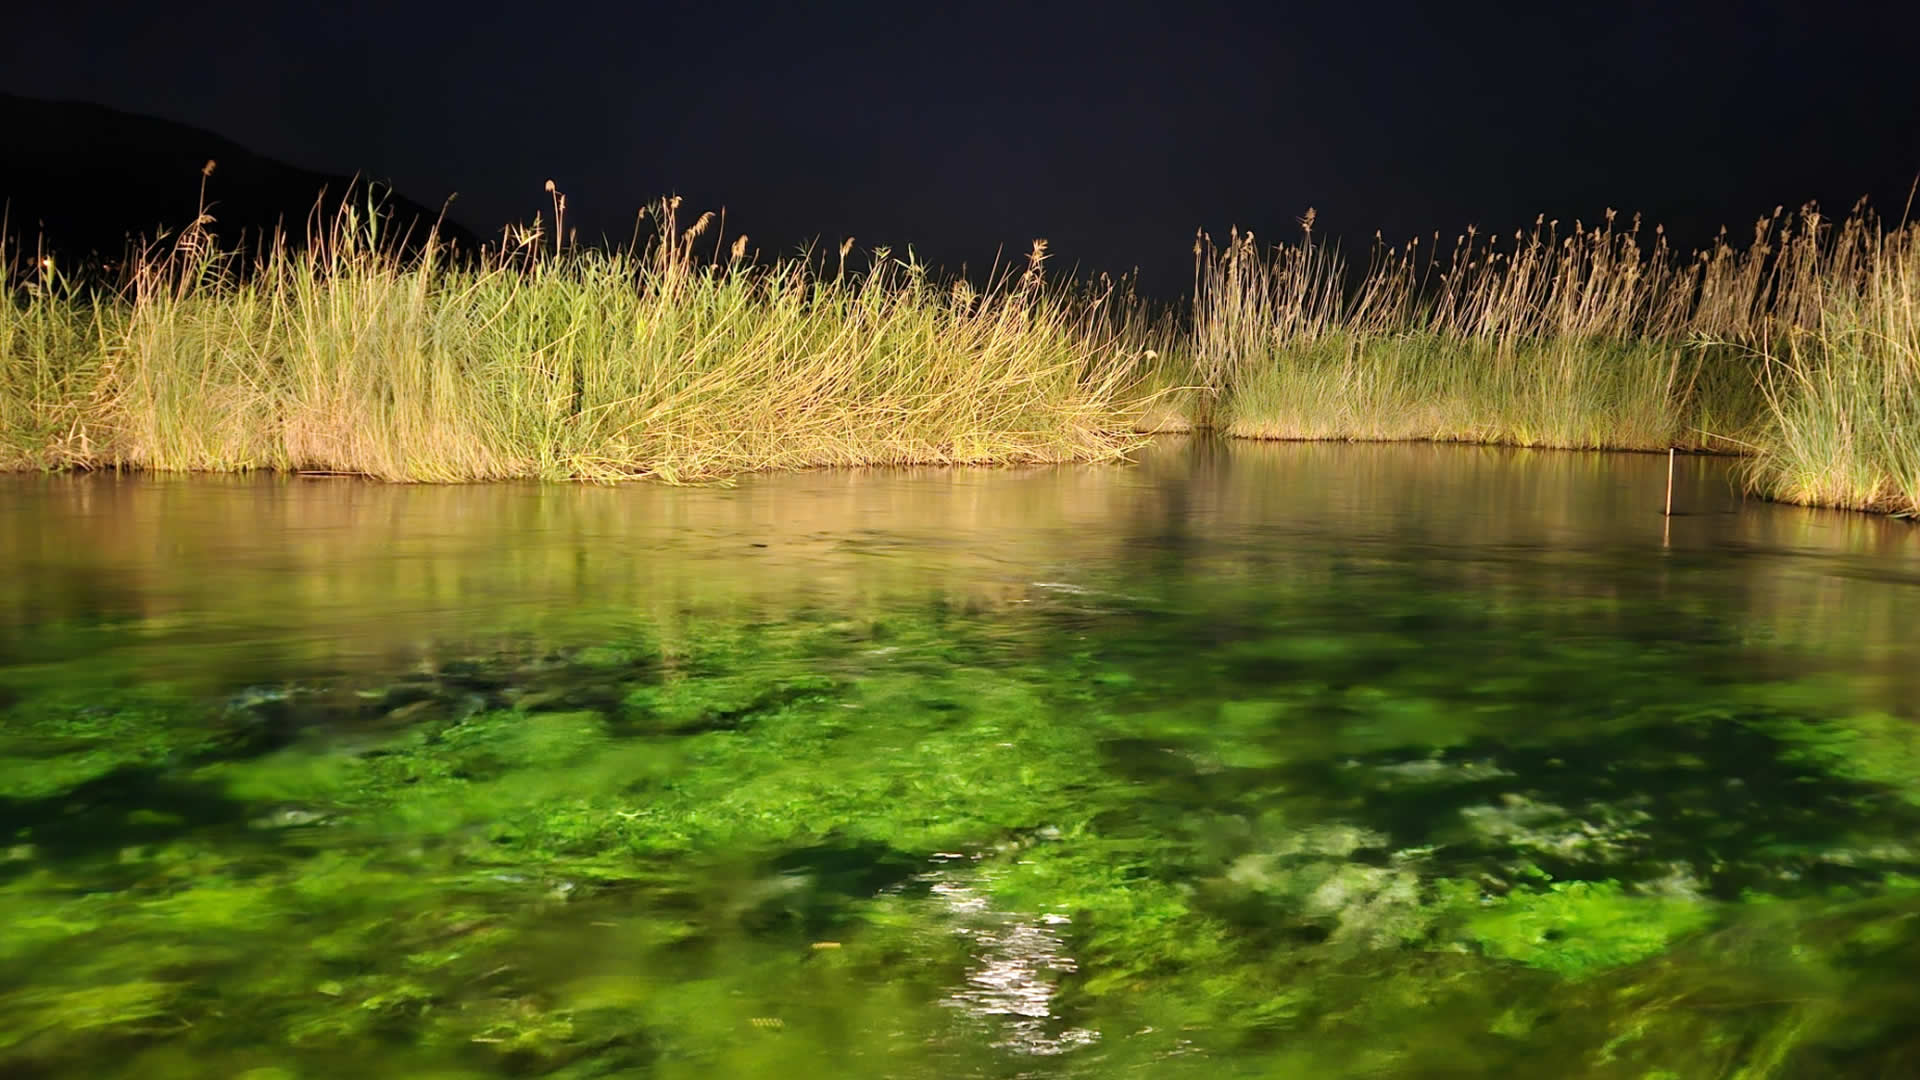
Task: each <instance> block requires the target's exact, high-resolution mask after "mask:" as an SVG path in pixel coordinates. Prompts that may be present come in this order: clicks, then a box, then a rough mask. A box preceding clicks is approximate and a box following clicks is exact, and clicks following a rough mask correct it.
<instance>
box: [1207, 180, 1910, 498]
mask: <svg viewBox="0 0 1920 1080" xmlns="http://www.w3.org/2000/svg"><path fill="white" fill-rule="evenodd" d="M1617 217H1618V216H1617V215H1616V214H1615V213H1613V212H1611V211H1609V212H1608V213H1607V215H1606V217H1605V219H1604V220H1603V221H1602V222H1600V223H1599V224H1597V225H1594V226H1591V227H1589V226H1586V225H1584V224H1583V223H1581V222H1575V223H1573V226H1572V228H1571V229H1567V230H1565V231H1563V230H1562V228H1561V224H1560V222H1558V221H1548V220H1545V219H1544V218H1543V219H1541V220H1538V221H1536V222H1535V226H1534V228H1533V229H1532V230H1531V231H1527V230H1521V231H1519V232H1516V233H1514V234H1513V235H1512V237H1511V238H1510V239H1508V238H1503V237H1494V236H1481V235H1479V234H1478V232H1477V230H1474V229H1468V230H1467V231H1466V232H1464V233H1462V234H1460V235H1458V236H1457V237H1455V239H1454V242H1453V244H1452V245H1451V248H1450V250H1448V252H1447V253H1446V254H1445V255H1444V256H1441V255H1439V254H1438V251H1439V249H1440V248H1441V238H1440V237H1439V236H1437V235H1436V236H1433V237H1430V238H1424V239H1425V240H1427V242H1426V243H1422V241H1421V240H1415V241H1413V242H1411V243H1409V244H1408V245H1406V246H1405V247H1404V248H1380V247H1376V249H1375V251H1374V253H1373V256H1372V258H1371V259H1370V261H1369V265H1368V266H1367V267H1366V269H1365V270H1364V271H1363V272H1362V273H1360V274H1359V275H1358V276H1357V283H1352V284H1350V282H1349V278H1350V276H1352V275H1349V272H1348V268H1347V266H1346V265H1345V264H1344V263H1343V261H1342V260H1341V259H1340V257H1339V256H1338V254H1337V253H1336V252H1335V251H1333V250H1332V249H1330V248H1328V247H1327V246H1325V245H1323V244H1319V243H1316V242H1315V239H1314V236H1313V227H1314V216H1313V212H1312V211H1308V213H1307V215H1306V217H1305V218H1303V219H1302V220H1301V227H1302V235H1301V238H1300V240H1299V241H1297V242H1294V243H1289V244H1280V245H1276V246H1274V247H1272V248H1270V249H1262V248H1261V247H1259V246H1258V245H1257V244H1256V243H1255V241H1254V237H1253V236H1252V234H1250V233H1242V232H1239V231H1238V230H1235V231H1233V232H1231V233H1230V234H1229V236H1228V240H1227V243H1226V244H1225V245H1224V246H1220V245H1216V244H1215V243H1214V242H1213V241H1212V239H1211V238H1210V237H1208V236H1206V235H1205V234H1204V233H1201V234H1199V235H1198V236H1197V237H1196V242H1195V245H1194V255H1195V276H1194V311H1193V324H1192V325H1193V344H1192V349H1193V355H1194V360H1193V366H1194V370H1195V372H1196V373H1197V377H1198V378H1199V379H1200V380H1201V381H1202V382H1203V383H1204V384H1205V385H1206V386H1208V387H1209V390H1210V392H1211V401H1210V409H1211V413H1212V415H1211V422H1212V423H1213V425H1214V426H1216V427H1218V428H1219V429H1221V430H1223V431H1225V432H1226V433H1227V434H1229V435H1235V436H1241V437H1247V438H1263V439H1349V440H1400V439H1417V440H1437V441H1465V442H1479V443H1502V444H1510V445H1520V446H1544V447H1564V448H1614V449H1634V450H1659V449H1666V448H1668V447H1679V448H1683V449H1695V450H1718V451H1727V452H1736V453H1745V454H1749V455H1751V460H1750V461H1749V463H1748V467H1747V469H1746V470H1745V475H1746V478H1747V482H1748V484H1749V486H1750V487H1751V488H1752V489H1753V490H1754V491H1756V492H1758V493H1760V494H1763V495H1766V496H1769V497H1772V498H1777V499H1784V500H1789V501H1794V502H1805V503H1815V504H1820V505H1832V506H1847V507H1856V508H1861V509H1876V510H1892V511H1894V512H1907V513H1911V512H1914V510H1915V509H1916V507H1917V506H1920V503H1917V502H1916V496H1917V495H1920V484H1917V483H1916V479H1920V380H1917V379H1916V376H1917V375H1920V360H1916V357H1920V338H1916V336H1915V334H1916V331H1915V325H1916V323H1915V319H1914V309H1913V306H1912V305H1913V296H1914V295H1915V292H1916V284H1917V283H1920V278H1916V277H1915V274H1916V259H1915V255H1914V252H1915V241H1916V236H1920V231H1917V230H1916V228H1915V227H1912V226H1905V225H1903V226H1901V227H1900V228H1897V229H1893V230H1887V229H1883V228H1882V227H1881V225H1880V223H1879V222H1878V220H1877V219H1876V218H1875V217H1874V216H1873V215H1872V214H1871V213H1870V212H1869V211H1868V210H1867V209H1866V207H1865V206H1864V204H1862V205H1857V206H1855V208H1854V210H1853V212H1852V213H1851V214H1850V215H1849V216H1848V217H1847V218H1846V219H1845V220H1844V221H1842V222H1840V223H1837V224H1836V223H1834V222H1832V221H1831V220H1829V219H1826V218H1825V217H1823V216H1822V215H1821V214H1820V213H1819V211H1818V210H1817V209H1815V208H1813V207H1807V208H1805V209H1803V210H1802V211H1801V212H1800V213H1799V214H1798V215H1789V214H1785V213H1784V212H1783V210H1782V209H1780V208H1776V209H1775V211H1774V212H1773V214H1771V215H1769V216H1766V217H1763V218H1761V219H1760V220H1759V221H1757V222H1756V223H1755V226H1754V232H1753V238H1752V241H1751V243H1749V244H1747V245H1745V246H1743V247H1737V246H1735V245H1734V244H1733V243H1732V242H1731V241H1730V240H1729V239H1728V237H1727V235H1726V234H1725V233H1724V231H1723V233H1722V234H1721V236H1720V237H1719V238H1718V240H1717V241H1716V242H1715V243H1714V244H1713V245H1712V246H1711V247H1710V248H1708V249H1707V250H1705V251H1700V252H1696V253H1694V254H1693V255H1692V256H1691V257H1685V258H1683V257H1680V256H1678V255H1677V254H1676V253H1675V252H1674V251H1673V250H1671V249H1670V247H1669V246H1668V244H1667V241H1666V237H1665V235H1664V233H1663V231H1662V230H1660V229H1657V228H1656V229H1655V230H1653V232H1652V237H1651V241H1650V242H1648V243H1644V244H1643V239H1642V228H1641V223H1640V221H1639V219H1638V218H1635V219H1632V220H1631V221H1630V222H1626V223H1622V222H1619V221H1618V220H1617Z"/></svg>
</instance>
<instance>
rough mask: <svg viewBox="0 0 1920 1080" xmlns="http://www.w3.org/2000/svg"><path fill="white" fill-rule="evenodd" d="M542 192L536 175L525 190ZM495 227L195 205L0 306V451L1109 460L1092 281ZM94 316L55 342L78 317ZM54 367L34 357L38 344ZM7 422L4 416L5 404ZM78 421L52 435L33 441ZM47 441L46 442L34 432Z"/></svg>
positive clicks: (574, 470) (506, 468)
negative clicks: (173, 226)
mask: <svg viewBox="0 0 1920 1080" xmlns="http://www.w3.org/2000/svg"><path fill="white" fill-rule="evenodd" d="M549 191H550V192H551V191H552V189H551V188H549ZM553 195H554V203H555V205H554V210H555V219H554V222H553V226H552V229H551V232H549V231H548V230H547V229H546V228H545V227H544V226H543V225H542V224H541V223H539V222H536V224H535V226H534V227H532V228H529V229H521V230H512V231H509V232H508V233H507V234H506V235H505V236H504V237H503V242H502V244H501V245H500V246H499V247H498V248H495V249H492V250H490V251H488V252H486V253H485V254H484V255H483V256H482V258H481V259H480V260H479V261H478V262H477V263H470V264H460V263H454V262H451V261H449V260H448V253H447V252H446V250H445V249H444V248H443V247H442V246H441V245H439V244H437V243H428V244H426V245H425V246H424V247H423V248H420V252H419V254H417V255H412V256H405V255H402V254H400V250H401V249H400V248H399V247H398V246H397V245H395V244H393V243H391V242H386V241H385V240H383V238H382V237H381V236H380V234H379V220H378V218H377V217H371V218H370V217H367V216H365V215H362V214H360V213H358V212H357V211H356V210H354V209H353V208H351V207H349V208H347V209H345V210H343V212H342V214H341V216H340V218H339V219H338V220H336V221H334V222H332V223H331V224H330V227H329V228H327V229H326V230H325V231H324V233H322V234H321V235H319V236H317V237H315V238H314V240H313V242H312V243H311V244H310V245H309V246H307V247H306V248H305V249H304V250H298V251H296V250H294V249H293V248H292V247H290V246H289V245H288V244H287V243H286V238H285V237H284V236H282V237H277V238H275V239H274V240H273V242H271V243H270V244H269V245H267V246H266V247H265V248H264V250H261V251H260V252H258V253H257V254H256V255H255V256H253V257H252V259H251V260H247V259H245V258H243V256H241V255H239V254H236V253H233V252H223V251H221V250H218V249H217V248H216V247H215V246H214V245H213V244H212V243H211V242H210V240H209V237H208V235H207V233H206V230H205V228H204V225H205V224H206V223H205V222H204V221H203V222H202V223H200V224H198V225H196V226H195V227H194V228H192V229H189V230H187V231H186V232H185V233H184V234H182V235H181V236H180V237H179V238H178V239H177V240H176V241H175V242H174V243H173V244H172V245H171V247H170V249H169V250H167V251H166V252H164V253H162V254H160V255H157V256H154V257H148V258H144V259H141V260H139V261H138V262H137V263H136V265H135V267H134V269H133V272H132V275H131V285H130V286H129V288H128V290H127V292H126V294H125V295H124V296H123V297H122V298H120V299H118V300H116V301H113V302H111V303H110V304H108V305H107V306H106V307H103V308H102V309H100V310H101V313H100V314H96V315H95V316H93V317H92V321H91V322H88V321H87V316H85V315H84V314H82V312H83V310H84V309H83V308H81V307H79V306H77V305H74V304H71V303H69V302H66V301H63V300H61V299H60V298H58V297H53V296H47V295H44V294H40V293H34V294H30V295H28V296H27V297H26V299H25V301H24V302H23V303H16V304H14V305H13V306H12V307H10V308H9V309H8V310H7V311H6V312H5V313H4V314H0V347H4V348H5V356H6V357H7V369H6V376H5V377H6V378H7V379H8V382H7V383H6V384H5V387H4V392H3V393H0V397H4V398H5V402H6V404H5V407H6V408H7V409H8V410H9V412H8V413H7V414H5V426H6V430H7V432H8V435H7V439H8V442H7V444H6V445H7V447H8V453H9V455H10V457H11V459H12V460H13V461H14V462H15V463H16V464H20V463H24V464H42V463H45V464H78V465H98V466H133V467H141V468H153V469H167V470H235V469H278V470H300V471H317V472H336V473H354V474H363V475H367V476H373V477H379V478H383V479H389V480H426V481H455V480H480V479H496V478H505V477H545V478H579V479H594V480H613V479H623V478H633V477H655V478H659V479H663V480H667V481H697V480H705V479H711V478H716V477H723V476H727V475H731V474H735V473H740V472H744V471H750V470H757V469H775V468H802V467H811V466H831V465H866V464H905V463H943V462H994V463H1013V462H1047V461H1064V460H1082V459H1099V458H1110V457H1114V456H1116V455H1118V454H1119V453H1121V452H1123V451H1124V450H1125V449H1126V448H1127V447H1128V446H1129V445H1132V443H1133V442H1134V441H1135V439H1136V436H1134V435H1133V434H1132V433H1131V432H1132V429H1133V427H1134V426H1135V421H1136V420H1137V418H1138V416H1139V414H1140V412H1141V409H1142V408H1143V407H1144V406H1143V402H1142V400H1141V396H1140V395H1138V394H1134V393H1132V392H1131V391H1130V390H1129V387H1130V386H1131V385H1132V384H1133V383H1135V382H1137V381H1138V378H1137V377H1138V367H1139V363H1140V360H1139V356H1138V352H1139V350H1138V349H1137V348H1136V347H1135V344H1134V339H1136V338H1138V337H1139V336H1140V335H1141V333H1142V330H1141V328H1140V327H1138V326H1135V325H1133V324H1132V323H1130V322H1129V321H1128V320H1129V318H1130V316H1129V315H1128V314H1127V313H1126V312H1124V311H1118V310H1116V308H1117V307H1118V306H1119V305H1121V304H1123V303H1124V298H1123V297H1120V296H1118V295H1117V294H1116V292H1115V290H1113V289H1108V290H1106V291H1105V292H1100V291H1097V290H1089V289H1082V290H1077V291H1076V290H1072V289H1068V288H1065V287H1060V286H1056V285H1053V284H1051V283H1049V282H1048V281H1047V280H1046V278H1045V275H1044V274H1043V270H1042V264H1043V263H1044V261H1045V258H1046V251H1045V244H1044V242H1040V243H1037V244H1036V245H1035V248H1034V251H1033V253H1032V255H1031V256H1030V257H1029V260H1028V263H1027V265H1026V267H1025V268H1024V269H1023V270H1019V271H1016V272H1014V273H1010V274H1007V275H1004V276H1003V277H1002V278H1000V279H999V280H997V281H995V282H993V283H992V285H991V287H989V288H986V289H985V290H984V291H978V292H976V291H975V290H974V289H973V288H971V287H969V286H967V285H966V284H965V283H955V284H951V285H948V284H943V283H941V282H938V281H936V280H934V279H933V277H932V276H931V274H930V273H929V271H928V269H927V268H926V267H925V266H924V265H921V264H919V263H917V262H915V261H913V260H912V259H910V258H909V259H906V260H900V259H896V258H895V257H893V255H892V253H891V252H889V251H887V250H885V249H881V250H878V251H875V252H874V253H873V258H872V265H871V268H870V269H868V270H866V271H865V272H862V273H853V272H849V271H847V269H846V267H845V263H844V259H845V255H846V254H847V251H846V250H845V249H843V251H842V253H841V254H842V262H841V265H840V266H839V267H838V268H837V269H835V270H833V271H832V272H829V271H828V270H827V269H826V268H824V267H821V266H817V265H815V264H813V263H810V262H808V261H804V260H789V261H784V262H778V263H774V264H771V265H760V264H757V263H755V262H754V261H753V260H751V259H750V258H748V256H747V250H746V247H745V238H744V237H741V238H739V239H738V240H736V241H735V242H734V243H733V244H732V245H731V246H730V247H727V246H720V247H718V248H717V254H716V256H715V257H713V258H712V259H707V258H704V257H702V255H701V254H700V253H699V252H698V251H697V250H696V243H697V242H699V241H701V240H702V239H703V238H705V237H707V236H708V235H709V231H710V230H712V229H713V226H714V223H715V219H714V218H713V216H712V215H706V216H703V217H701V218H700V219H699V220H698V221H696V222H695V223H694V224H693V225H692V226H690V227H685V228H682V227H681V226H680V224H679V223H678V221H677V220H676V211H677V209H678V203H679V200H677V199H673V200H667V201H663V202H662V203H661V204H660V205H659V206H657V207H655V208H653V211H652V217H653V219H654V220H655V222H656V225H657V226H658V235H657V236H656V237H655V238H654V239H653V241H652V242H651V244H649V245H648V246H646V247H645V248H640V249H636V250H632V251H626V252H615V253H601V252H592V251H581V250H577V249H574V248H572V247H570V246H569V245H567V244H566V243H565V240H564V235H565V234H564V233H563V232H562V228H563V217H564V211H565V201H564V196H562V195H560V194H559V193H558V192H553ZM82 329H86V330H87V331H88V332H89V333H92V334H93V335H94V337H93V339H91V340H88V341H85V342H82V341H81V340H80V338H81V337H82V336H83V335H82V334H81V332H80V331H81V330H82ZM56 354H57V355H58V356H59V357H62V358H64V359H59V360H53V359H49V358H50V357H54V356H55V355H56ZM16 414H19V415H17V416H16ZM69 422H72V423H78V424H79V428H78V430H83V431H85V432H86V433H88V437H87V439H86V440H85V441H84V442H83V443H82V444H81V445H79V446H73V445H70V444H71V440H68V441H67V442H66V443H61V442H60V441H59V440H58V439H52V438H50V436H49V432H51V431H53V429H54V428H56V427H58V425H59V424H62V423H69ZM53 447H58V448H61V449H59V451H58V452H54V450H51V449H50V448H53Z"/></svg>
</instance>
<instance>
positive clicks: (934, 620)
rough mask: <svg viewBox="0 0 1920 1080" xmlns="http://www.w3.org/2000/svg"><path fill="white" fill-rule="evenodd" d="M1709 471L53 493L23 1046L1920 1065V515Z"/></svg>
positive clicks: (646, 1069) (1171, 462)
mask: <svg viewBox="0 0 1920 1080" xmlns="http://www.w3.org/2000/svg"><path fill="white" fill-rule="evenodd" d="M1666 465H1667V463H1666V461H1665V460H1664V459H1661V458H1656V457H1649V456H1631V455H1592V454H1566V453H1530V452H1525V451H1512V450H1487V449H1470V448H1457V447H1432V446H1365V445H1313V444H1308V445H1272V446H1261V445H1247V444H1236V445H1221V444H1214V443H1204V442H1202V443H1164V444H1160V445H1158V446H1156V447H1153V448H1151V449H1149V450H1148V451H1146V452H1144V453H1143V454H1142V455H1141V460H1140V461H1139V462H1138V463H1137V464H1135V465H1131V466H1125V467H1088V468H1057V469H1044V470H1016V471H976V470H951V471H949V470H927V471H905V472H870V473H869V472H842V473H818V474H807V475H785V476H767V477H755V478H749V479H747V480H744V481H742V482H741V483H739V484H738V485H737V486H734V487H729V488H708V489H692V490H673V489H664V488H660V487H652V486H631V487H622V488H582V487H537V486H473V487H445V488H404V487H387V486H379V485H372V484H366V483H361V482H357V481H352V480H339V479H306V480H274V479H241V480H235V479H212V478H129V477H113V476H58V477H47V476H14V477H0V566H4V567H5V568H6V569H5V571H4V574H3V575H0V709H4V720H3V722H0V1075H6V1076H9V1077H40V1076H47V1077H54V1076H60V1077H66V1076H87V1077H141V1078H150V1077H206V1076H223V1077H224V1076H231V1077H248V1078H250V1080H268V1078H288V1077H334V1076H341V1075H349V1074H351V1075H357V1076H363V1077H368V1078H385V1077H396V1078H398V1077H409V1078H412V1077H446V1078H450V1077H489V1076H541V1077H602V1076H605V1077H612V1076H635V1077H713V1076H741V1077H755V1076H780V1077H783V1078H784V1077H792V1076H806V1075H845V1076H891V1077H941V1078H945V1077H963V1076H979V1077H1052V1076H1076V1077H1078V1076H1084V1077H1108V1076H1143V1077H1145V1076H1151V1077H1183V1076H1200V1077H1208V1078H1209V1080H1212V1078H1217V1077H1221V1076H1271V1077H1349V1076H1351V1077H1363V1076H1364V1077H1441V1076H1449V1077H1451V1076H1541V1077H1623V1078H1624V1077H1633V1078H1653V1077H1686V1078H1693V1077H1721V1076H1725V1077H1754V1078H1757V1077H1827V1076H1833V1077H1840V1076H1871V1077H1894V1076H1899V1077H1905V1076H1911V1075H1920V1029H1916V1027H1915V1025H1913V1024H1912V1017H1913V1016H1914V1015H1915V1013H1916V1010H1920V975H1916V972H1920V839H1916V836H1917V832H1916V829H1917V827H1920V727H1916V710H1917V708H1920V706H1917V705H1916V701H1917V700H1920V698H1917V697H1916V693H1915V691H1916V689H1920V669H1917V665H1916V664H1915V659H1916V655H1917V654H1916V651H1915V649H1914V644H1913V643H1914V640H1915V638H1916V633H1915V631H1916V629H1920V530H1916V529H1915V528H1914V527H1912V526H1910V525H1906V524H1902V523H1898V522H1889V521H1882V520H1877V519H1872V518H1868V517H1864V516H1856V515H1846V514H1836V513H1823V512H1814V511H1806V510H1799V509H1792V508H1786V507H1778V506H1771V505H1766V504H1760V503H1751V502H1748V503H1742V502H1740V501H1739V500H1737V499H1736V498H1734V497H1733V496H1732V495H1731V494H1730V485H1729V484H1728V482H1727V476H1726V471H1725V466H1724V464H1722V463H1720V462H1715V461H1710V460H1703V459H1683V460H1682V461H1681V462H1680V468H1679V476H1678V480H1679V484H1678V492H1677V495H1678V497H1677V508H1678V509H1679V510H1681V511H1682V513H1681V514H1680V515H1678V516H1676V517H1674V518H1672V519H1671V520H1668V519H1664V518H1663V517H1662V516H1661V514H1660V513H1659V508H1660V504H1661V500H1662V498H1663V496H1664V489H1665V481H1666ZM349 1070H350V1072H349Z"/></svg>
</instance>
